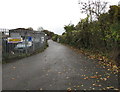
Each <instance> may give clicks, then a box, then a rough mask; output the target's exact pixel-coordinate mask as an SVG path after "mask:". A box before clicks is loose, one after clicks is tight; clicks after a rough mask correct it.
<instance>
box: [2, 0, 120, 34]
mask: <svg viewBox="0 0 120 92" xmlns="http://www.w3.org/2000/svg"><path fill="white" fill-rule="evenodd" d="M81 1H84V0H81ZM104 1H108V2H109V4H110V5H117V4H118V2H119V1H120V0H104ZM85 17H86V15H85V14H81V13H80V7H79V4H78V0H0V28H6V29H15V28H28V27H32V28H33V29H34V30H37V29H38V27H43V28H44V29H47V30H49V31H52V32H54V33H56V34H62V33H63V32H64V26H65V25H68V24H69V23H72V24H74V25H76V24H77V23H78V22H79V21H80V19H81V18H85Z"/></svg>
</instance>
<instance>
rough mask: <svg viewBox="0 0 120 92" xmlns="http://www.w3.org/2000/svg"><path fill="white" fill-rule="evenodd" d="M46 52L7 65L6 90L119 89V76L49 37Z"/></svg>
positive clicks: (5, 75) (3, 77)
mask: <svg viewBox="0 0 120 92" xmlns="http://www.w3.org/2000/svg"><path fill="white" fill-rule="evenodd" d="M48 43H49V47H48V48H47V49H46V50H45V51H44V52H42V53H39V54H37V55H33V56H31V57H27V58H24V59H20V60H17V61H14V62H10V63H7V64H3V68H2V69H3V70H2V75H3V76H2V80H3V85H2V86H3V87H2V88H3V90H67V89H68V88H70V89H72V90H106V89H109V90H113V89H115V90H117V89H118V75H117V74H114V73H113V72H111V71H109V69H107V68H105V67H102V66H100V65H99V64H98V62H97V61H95V60H91V59H88V58H87V57H86V56H84V55H83V54H80V53H77V52H75V51H74V50H72V49H71V48H69V47H66V46H64V45H62V44H59V43H56V42H53V41H51V40H49V42H48Z"/></svg>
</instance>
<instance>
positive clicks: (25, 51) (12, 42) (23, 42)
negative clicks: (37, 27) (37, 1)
mask: <svg viewBox="0 0 120 92" xmlns="http://www.w3.org/2000/svg"><path fill="white" fill-rule="evenodd" d="M46 42H47V41H46V36H45V33H43V32H39V31H34V30H32V31H31V30H28V29H22V28H19V29H12V30H8V31H6V30H2V59H3V60H9V59H13V58H21V57H25V56H26V55H31V54H33V53H35V52H36V51H39V50H41V49H44V48H45V47H46Z"/></svg>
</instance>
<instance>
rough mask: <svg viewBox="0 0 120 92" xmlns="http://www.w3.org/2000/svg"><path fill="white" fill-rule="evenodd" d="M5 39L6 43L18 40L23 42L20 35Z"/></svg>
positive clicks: (17, 41)
mask: <svg viewBox="0 0 120 92" xmlns="http://www.w3.org/2000/svg"><path fill="white" fill-rule="evenodd" d="M7 41H8V43H19V42H23V39H22V38H21V37H16V38H13V37H9V38H8V39H7Z"/></svg>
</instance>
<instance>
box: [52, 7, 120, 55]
mask: <svg viewBox="0 0 120 92" xmlns="http://www.w3.org/2000/svg"><path fill="white" fill-rule="evenodd" d="M64 29H65V32H64V33H63V34H62V36H56V37H54V39H56V38H57V37H59V38H60V42H61V43H66V44H69V45H71V46H74V47H76V48H80V49H81V48H85V49H90V50H96V51H99V52H102V53H110V52H112V51H114V50H115V49H117V50H118V51H120V45H119V44H120V7H119V6H111V7H110V10H109V11H108V12H107V13H103V14H100V15H99V17H98V20H96V21H92V22H91V21H90V22H89V16H88V17H87V18H85V19H82V20H81V21H80V22H79V23H78V24H77V25H76V26H75V27H74V25H67V26H65V27H64ZM118 54H120V53H118Z"/></svg>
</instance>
